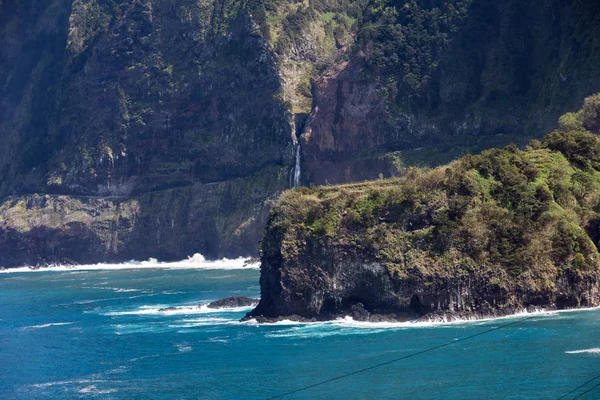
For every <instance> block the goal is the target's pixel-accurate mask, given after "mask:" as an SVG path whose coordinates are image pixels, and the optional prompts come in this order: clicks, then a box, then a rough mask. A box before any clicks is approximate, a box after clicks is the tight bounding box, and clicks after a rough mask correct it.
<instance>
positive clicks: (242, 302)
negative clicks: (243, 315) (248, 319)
mask: <svg viewBox="0 0 600 400" xmlns="http://www.w3.org/2000/svg"><path fill="white" fill-rule="evenodd" d="M257 304H258V299H253V298H251V297H246V296H232V297H227V298H225V299H221V300H216V301H213V302H210V303H208V306H207V307H208V308H234V307H254V306H255V305H257Z"/></svg>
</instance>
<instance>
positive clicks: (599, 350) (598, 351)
mask: <svg viewBox="0 0 600 400" xmlns="http://www.w3.org/2000/svg"><path fill="white" fill-rule="evenodd" d="M565 353H566V354H600V348H598V347H594V348H592V349H583V350H572V351H565Z"/></svg>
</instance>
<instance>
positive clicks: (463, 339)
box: [267, 316, 589, 400]
mask: <svg viewBox="0 0 600 400" xmlns="http://www.w3.org/2000/svg"><path fill="white" fill-rule="evenodd" d="M532 318H535V316H530V317H526V318H521V319H519V320H517V321H513V322H509V323H507V324H504V325H500V326H496V327H494V328H490V329H487V330H485V331H483V332H479V333H475V334H473V335H469V336H465V337H463V338H460V339H456V340H453V341H451V342H446V343H443V344H440V345H438V346H434V347H430V348H428V349H425V350H421V351H417V352H415V353H411V354H408V355H406V356H402V357H398V358H394V359H393V360H389V361H386V362H382V363H379V364H375V365H372V366H370V367H366V368H362V369H359V370H356V371H353V372H349V373H347V374H343V375H339V376H336V377H333V378H329V379H326V380H323V381H320V382H317V383H313V384H312V385H308V386H304V387H301V388H298V389H295V390H290V391H289V392H285V393H282V394H278V395H276V396H273V397H268V398H267V400H273V399H280V398H283V397H285V396H288V395H290V394H294V393H298V392H302V391H305V390H308V389H312V388H315V387H317V386H321V385H325V384H327V383H330V382H333V381H337V380H340V379H344V378H348V377H350V376H354V375H358V374H361V373H363V372H367V371H371V370H373V369H376V368H380V367H384V366H386V365H390V364H394V363H396V362H399V361H402V360H406V359H408V358H412V357H416V356H418V355H421V354H425V353H429V352H431V351H434V350H438V349H441V348H444V347H448V346H452V345H454V344H456V343H460V342H464V341H466V340H469V339H473V338H475V337H477V336H482V335H485V334H487V333H490V332H494V331H497V330H500V329H504V328H508V327H509V326H513V325H517V324H520V323H522V322H525V321H528V320H530V319H532ZM588 383H589V382H588ZM584 386H585V384H584ZM575 390H577V389H575Z"/></svg>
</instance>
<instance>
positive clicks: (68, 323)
mask: <svg viewBox="0 0 600 400" xmlns="http://www.w3.org/2000/svg"><path fill="white" fill-rule="evenodd" d="M74 323H75V322H52V323H49V324H43V325H31V326H24V327H23V328H22V329H23V330H27V329H43V328H49V327H51V326H62V325H72V324H74Z"/></svg>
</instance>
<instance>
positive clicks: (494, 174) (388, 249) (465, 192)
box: [250, 96, 600, 320]
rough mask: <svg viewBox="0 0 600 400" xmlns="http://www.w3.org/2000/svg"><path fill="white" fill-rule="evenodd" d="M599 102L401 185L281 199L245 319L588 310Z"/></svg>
mask: <svg viewBox="0 0 600 400" xmlns="http://www.w3.org/2000/svg"><path fill="white" fill-rule="evenodd" d="M599 115H600V96H595V97H592V98H589V99H588V100H586V103H585V107H584V109H583V110H582V111H580V112H578V113H575V114H567V115H565V116H564V117H563V118H561V131H558V132H554V133H552V134H550V135H548V136H546V138H545V139H544V142H543V143H542V142H539V141H533V142H532V143H531V144H530V146H528V148H527V149H526V150H525V151H520V150H518V149H517V148H516V147H515V146H514V145H512V146H508V147H506V148H505V149H503V150H487V151H485V152H483V153H482V154H481V155H478V156H467V157H464V158H462V159H459V160H457V161H455V162H453V163H451V164H450V165H448V166H444V167H439V168H437V169H434V170H419V169H413V170H411V171H410V172H409V173H407V175H406V176H405V177H403V178H399V179H391V180H379V181H373V182H365V183H361V184H349V185H342V186H330V187H320V188H312V189H307V188H305V189H300V190H294V191H288V192H285V193H284V194H283V195H282V197H281V199H280V201H279V203H278V204H277V206H276V207H275V208H274V209H273V211H272V212H271V216H270V218H269V223H268V225H267V230H266V233H265V238H264V240H263V242H262V248H261V279H260V284H261V301H260V304H259V305H258V306H257V308H256V309H255V310H254V311H253V312H252V313H250V316H251V317H258V318H267V319H279V318H290V317H291V318H294V317H295V318H301V319H330V318H335V317H339V316H343V315H352V316H354V317H356V318H359V319H369V320H381V319H400V320H405V319H410V318H416V317H425V318H443V317H447V316H451V317H457V316H458V317H483V316H498V315H505V314H509V313H514V312H516V311H517V310H520V309H523V308H526V307H530V306H533V307H546V308H566V307H581V306H597V305H600V253H599V252H598V246H599V243H600V235H599V233H598V232H599V231H598V227H599V226H600V222H599V221H600V214H598V211H597V210H598V208H597V207H598V205H599V204H600V180H599V176H600V175H598V174H599V172H600V162H599V161H600V158H599V156H598V154H600V138H599V137H598V136H597V134H598V133H600V130H599V128H600V125H598V124H597V122H598V116H599Z"/></svg>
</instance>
